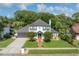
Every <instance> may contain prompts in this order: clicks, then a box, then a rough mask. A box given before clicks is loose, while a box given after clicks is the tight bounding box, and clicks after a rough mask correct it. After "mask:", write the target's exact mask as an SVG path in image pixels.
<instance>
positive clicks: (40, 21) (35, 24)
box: [30, 19, 50, 26]
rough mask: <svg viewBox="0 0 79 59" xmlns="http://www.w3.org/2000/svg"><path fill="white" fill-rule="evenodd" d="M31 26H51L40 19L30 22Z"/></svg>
mask: <svg viewBox="0 0 79 59" xmlns="http://www.w3.org/2000/svg"><path fill="white" fill-rule="evenodd" d="M30 26H50V25H49V24H47V23H46V22H44V21H43V20H41V19H38V20H37V21H35V22H33V23H32V24H30Z"/></svg>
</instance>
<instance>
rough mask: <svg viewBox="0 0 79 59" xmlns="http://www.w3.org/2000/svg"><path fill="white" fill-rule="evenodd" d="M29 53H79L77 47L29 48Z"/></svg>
mask: <svg viewBox="0 0 79 59" xmlns="http://www.w3.org/2000/svg"><path fill="white" fill-rule="evenodd" d="M28 54H29V55H30V54H79V50H77V49H67V50H66V49H63V50H61V49H59V50H29V53H28Z"/></svg>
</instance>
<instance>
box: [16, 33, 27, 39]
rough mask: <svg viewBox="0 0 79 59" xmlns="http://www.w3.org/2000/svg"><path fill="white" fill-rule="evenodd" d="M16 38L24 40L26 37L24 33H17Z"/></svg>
mask: <svg viewBox="0 0 79 59" xmlns="http://www.w3.org/2000/svg"><path fill="white" fill-rule="evenodd" d="M17 37H18V38H25V37H26V33H18V35H17Z"/></svg>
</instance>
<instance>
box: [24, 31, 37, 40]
mask: <svg viewBox="0 0 79 59" xmlns="http://www.w3.org/2000/svg"><path fill="white" fill-rule="evenodd" d="M26 35H27V37H29V38H30V41H35V39H34V36H35V35H36V33H35V32H28V33H26Z"/></svg>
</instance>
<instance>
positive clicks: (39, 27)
mask: <svg viewBox="0 0 79 59" xmlns="http://www.w3.org/2000/svg"><path fill="white" fill-rule="evenodd" d="M46 31H47V32H52V33H53V35H54V37H57V36H58V34H59V33H58V32H57V31H55V30H54V29H53V28H51V20H49V23H46V22H44V21H43V20H41V19H38V20H37V21H35V22H33V23H32V24H29V25H27V26H25V27H23V28H22V29H19V30H18V31H17V33H18V36H17V37H26V32H36V33H37V34H38V32H41V33H44V32H46ZM41 35H42V34H41Z"/></svg>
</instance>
